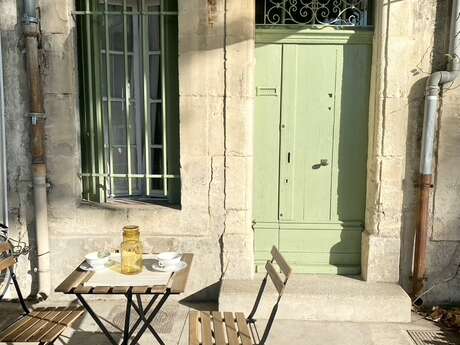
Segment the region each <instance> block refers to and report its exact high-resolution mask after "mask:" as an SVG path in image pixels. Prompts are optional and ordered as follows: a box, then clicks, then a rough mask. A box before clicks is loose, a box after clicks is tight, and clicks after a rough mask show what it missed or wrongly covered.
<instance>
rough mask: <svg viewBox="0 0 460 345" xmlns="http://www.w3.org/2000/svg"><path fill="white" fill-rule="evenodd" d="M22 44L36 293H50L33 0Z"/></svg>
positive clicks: (42, 116)
mask: <svg viewBox="0 0 460 345" xmlns="http://www.w3.org/2000/svg"><path fill="white" fill-rule="evenodd" d="M23 4H24V15H23V20H22V23H23V27H24V40H25V46H26V64H27V77H28V79H29V91H30V95H29V96H30V114H29V115H30V118H31V121H32V132H31V150H32V179H33V181H32V183H33V198H34V215H35V236H36V241H37V242H36V248H37V266H38V267H37V269H36V271H37V273H38V293H39V294H41V295H44V296H45V297H46V296H48V295H49V293H50V287H51V279H50V251H49V236H48V201H47V191H46V162H45V157H46V153H45V109H44V105H43V90H42V84H41V77H40V65H39V56H38V40H39V35H40V32H39V26H38V17H37V6H36V1H35V0H24V3H23Z"/></svg>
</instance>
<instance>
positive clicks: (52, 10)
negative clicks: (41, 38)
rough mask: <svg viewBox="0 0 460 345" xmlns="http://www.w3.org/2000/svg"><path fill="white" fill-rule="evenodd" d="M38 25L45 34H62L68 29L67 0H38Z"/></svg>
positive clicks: (68, 13)
mask: <svg viewBox="0 0 460 345" xmlns="http://www.w3.org/2000/svg"><path fill="white" fill-rule="evenodd" d="M38 5H39V7H40V24H41V25H40V27H41V30H42V32H43V33H45V34H48V33H50V34H63V33H67V32H68V31H69V29H70V27H69V19H70V11H69V1H68V0H40V1H39V4H38Z"/></svg>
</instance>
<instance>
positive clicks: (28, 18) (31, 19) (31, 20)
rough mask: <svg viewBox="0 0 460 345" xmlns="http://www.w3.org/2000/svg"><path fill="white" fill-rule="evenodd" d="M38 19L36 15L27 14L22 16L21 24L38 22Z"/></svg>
mask: <svg viewBox="0 0 460 345" xmlns="http://www.w3.org/2000/svg"><path fill="white" fill-rule="evenodd" d="M39 21H40V20H39V19H38V18H37V17H32V16H28V15H27V14H24V15H23V16H22V24H24V25H30V24H38V22H39Z"/></svg>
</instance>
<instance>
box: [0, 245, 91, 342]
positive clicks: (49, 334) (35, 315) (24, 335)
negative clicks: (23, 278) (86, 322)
mask: <svg viewBox="0 0 460 345" xmlns="http://www.w3.org/2000/svg"><path fill="white" fill-rule="evenodd" d="M15 264H16V258H15V257H14V256H13V255H12V247H11V244H10V243H9V242H1V243H0V272H2V271H5V270H9V271H10V276H11V279H12V280H13V284H14V287H15V288H16V292H17V295H18V298H19V302H20V303H21V307H22V309H23V311H24V313H23V315H22V316H21V317H19V318H18V319H17V320H16V321H14V322H13V323H12V324H11V325H10V326H8V327H7V328H6V329H5V330H3V331H1V332H0V342H6V343H10V342H18V343H29V342H31V343H39V344H41V345H45V344H52V343H53V342H54V341H55V340H56V339H57V338H58V337H59V336H60V335H61V333H62V332H63V331H64V330H65V329H66V328H67V327H68V326H70V325H71V324H72V323H73V322H74V321H75V320H76V319H77V318H79V317H80V316H81V315H82V314H83V312H84V310H83V309H82V308H39V309H35V310H32V311H29V308H28V307H27V305H26V303H25V301H24V298H23V296H22V293H21V290H20V288H19V284H18V281H17V279H16V275H15V274H14V270H13V268H14V265H15Z"/></svg>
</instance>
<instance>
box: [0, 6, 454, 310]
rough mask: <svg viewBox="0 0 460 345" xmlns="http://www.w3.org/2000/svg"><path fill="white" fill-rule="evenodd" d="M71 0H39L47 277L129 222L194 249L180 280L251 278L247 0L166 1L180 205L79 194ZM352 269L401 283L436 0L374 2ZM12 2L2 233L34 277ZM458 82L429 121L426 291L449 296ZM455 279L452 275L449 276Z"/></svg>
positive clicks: (205, 282)
mask: <svg viewBox="0 0 460 345" xmlns="http://www.w3.org/2000/svg"><path fill="white" fill-rule="evenodd" d="M73 3H74V2H73V1H72V0H59V1H51V0H40V9H41V16H42V18H41V19H42V21H41V25H42V33H43V37H42V53H41V62H42V73H43V84H44V93H45V108H46V112H47V115H48V120H47V127H46V130H47V152H48V161H47V163H48V170H49V171H48V178H49V182H50V184H51V189H50V191H49V226H50V240H51V251H52V256H51V257H52V267H53V273H52V280H53V281H52V285H53V286H55V285H56V284H58V283H59V282H60V281H61V279H62V278H64V276H65V275H66V274H67V273H68V272H69V271H70V270H71V269H73V267H75V265H77V264H78V263H79V261H80V260H81V257H82V256H83V254H84V253H86V252H87V251H90V250H94V249H98V248H101V247H113V248H116V247H118V246H119V242H120V238H121V228H122V226H123V225H125V224H127V223H136V224H139V225H140V226H141V228H142V230H143V238H144V241H145V246H146V248H148V249H151V250H156V251H161V250H169V249H177V250H180V251H191V252H194V253H195V254H196V258H195V262H194V265H193V272H192V276H193V277H194V279H192V281H191V284H190V286H189V292H195V291H197V290H199V289H202V288H205V287H207V286H210V285H212V284H213V283H214V282H216V281H218V280H219V279H220V278H221V276H222V275H224V277H225V278H233V277H240V278H251V277H252V272H253V270H252V262H253V243H252V241H253V238H252V230H251V207H250V205H251V194H252V192H251V191H252V182H251V179H252V115H253V111H254V89H255V88H254V67H255V58H254V10H253V8H254V6H253V0H179V4H180V9H179V25H180V28H179V34H180V48H179V50H180V52H179V54H180V56H179V67H180V141H181V181H182V194H181V197H182V208H181V209H180V210H179V209H173V208H168V207H161V206H150V207H128V208H126V207H109V206H104V205H100V206H91V205H88V204H84V203H81V201H80V193H81V187H80V180H79V178H78V173H79V171H80V154H79V152H80V147H79V145H80V143H79V109H78V97H79V95H78V88H77V76H78V71H77V67H76V55H75V54H76V50H75V23H74V20H73V19H72V16H71V12H70V11H71V10H72V9H73ZM375 3H376V8H375V13H376V16H375V23H374V25H375V38H374V61H373V77H372V85H371V102H370V104H371V106H370V121H369V133H370V140H369V160H368V183H367V186H368V191H367V210H366V231H365V233H364V234H363V253H362V256H363V259H362V262H363V278H365V279H366V280H368V281H385V282H398V281H399V282H400V283H401V284H402V285H403V287H404V288H405V289H406V290H409V289H410V283H411V281H410V275H411V270H412V256H413V236H414V228H415V219H416V213H417V193H418V188H417V178H418V173H417V170H418V164H419V159H420V152H419V147H420V136H421V128H422V113H423V90H424V83H425V79H426V77H427V76H428V75H429V73H430V72H431V71H433V70H442V69H444V68H445V63H446V56H445V53H446V52H447V42H446V40H447V33H448V29H447V28H448V25H449V20H448V18H449V16H448V13H449V4H450V1H448V0H404V1H390V0H383V1H376V2H375ZM20 7H21V1H16V0H3V1H0V30H1V35H2V40H3V54H4V63H5V71H4V72H5V94H6V115H7V143H8V186H9V195H8V198H9V208H10V224H11V234H12V236H13V237H16V238H21V239H23V240H24V241H27V242H28V243H30V245H31V248H32V254H31V255H30V259H31V262H30V263H29V261H28V260H27V258H26V257H23V258H21V260H20V265H19V272H18V273H19V276H20V277H21V282H22V284H23V286H24V287H25V288H26V292H29V291H33V289H34V281H35V276H34V273H33V272H34V267H35V262H34V255H33V249H34V244H35V242H34V237H33V225H34V224H33V212H32V211H33V208H32V207H33V205H32V203H31V176H30V154H29V139H28V137H29V131H30V125H29V122H28V120H27V119H26V118H25V117H24V114H25V113H26V112H27V109H28V103H27V102H28V96H27V95H28V90H27V80H26V78H25V69H24V67H25V66H24V46H23V43H22V40H21V25H20V13H21V9H20ZM459 109H460V87H458V86H457V84H455V85H449V86H448V87H447V88H446V89H445V90H444V95H443V104H442V107H441V115H440V119H439V136H438V143H437V168H436V179H435V185H436V186H435V188H434V191H433V198H432V200H433V203H432V205H433V207H432V215H433V217H432V218H433V224H432V227H431V228H430V241H429V248H428V259H429V262H428V263H429V267H428V269H429V271H428V277H429V280H428V282H427V286H428V287H432V286H434V288H433V290H431V292H430V293H429V294H427V295H426V301H428V302H430V303H435V302H440V301H441V302H442V301H458V300H459V299H460V296H459V291H460V289H459V285H460V281H459V279H458V277H456V276H455V274H456V272H457V267H458V264H459V260H460V253H459V251H460V249H458V248H459V247H458V244H459V242H460V229H459V227H460V219H459V214H460V213H459V211H458V210H459V209H460V190H459V189H460V177H459V176H460V172H459V167H460V155H459V152H460V150H458V144H460V138H459V135H458V133H459V130H458V128H459V125H460V123H459V118H460V116H459V113H460V110H459ZM454 276H455V278H452V277H454Z"/></svg>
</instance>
